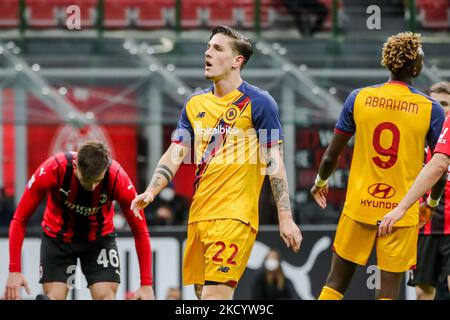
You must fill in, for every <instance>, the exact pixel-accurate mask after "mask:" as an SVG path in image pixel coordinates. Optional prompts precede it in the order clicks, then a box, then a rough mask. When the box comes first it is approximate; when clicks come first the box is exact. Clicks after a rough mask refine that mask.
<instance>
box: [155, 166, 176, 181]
mask: <svg viewBox="0 0 450 320" xmlns="http://www.w3.org/2000/svg"><path fill="white" fill-rule="evenodd" d="M155 173H159V174H161V175H162V176H164V178H166V179H167V182H168V183H169V182H170V181H171V180H172V178H173V172H172V170H170V169H169V167H168V166H165V165H163V164H160V165H159V166H157V167H156V171H155Z"/></svg>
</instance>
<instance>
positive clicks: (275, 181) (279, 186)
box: [270, 177, 291, 211]
mask: <svg viewBox="0 0 450 320" xmlns="http://www.w3.org/2000/svg"><path fill="white" fill-rule="evenodd" d="M270 185H271V186H272V192H273V196H274V198H275V202H276V203H277V206H278V208H279V210H281V211H288V210H291V205H290V203H289V192H288V185H287V181H286V180H284V179H279V178H274V177H270Z"/></svg>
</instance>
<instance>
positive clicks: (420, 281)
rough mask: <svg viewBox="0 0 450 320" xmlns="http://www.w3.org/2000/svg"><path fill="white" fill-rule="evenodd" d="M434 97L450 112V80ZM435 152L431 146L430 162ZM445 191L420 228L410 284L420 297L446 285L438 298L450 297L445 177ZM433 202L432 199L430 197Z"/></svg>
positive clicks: (432, 93)
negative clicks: (429, 217) (449, 295)
mask: <svg viewBox="0 0 450 320" xmlns="http://www.w3.org/2000/svg"><path fill="white" fill-rule="evenodd" d="M430 97H431V98H433V99H435V100H436V101H437V102H439V103H440V104H441V106H442V107H443V108H444V110H445V113H446V114H448V112H449V111H450V83H449V82H445V81H443V82H438V83H436V84H434V85H433V86H431V88H430ZM431 156H432V153H431V152H430V150H429V149H427V161H429V160H430V159H431ZM444 183H446V185H445V190H444V194H443V196H442V197H441V199H440V202H439V205H438V206H437V207H436V208H435V210H434V212H433V213H432V214H431V211H430V216H431V220H430V221H429V222H428V223H427V224H426V225H425V227H424V228H422V229H420V231H419V242H418V249H417V266H416V268H415V269H414V270H413V271H412V274H411V279H410V281H409V284H410V285H413V286H415V287H416V296H417V299H418V300H433V299H434V298H435V295H436V289H437V288H444V289H445V290H442V292H439V290H438V292H439V293H440V294H438V297H436V298H437V299H442V298H444V297H446V298H447V299H448V294H449V288H450V237H449V235H450V212H449V211H450V209H449V208H448V207H447V206H448V202H449V200H448V197H449V195H450V183H448V180H447V179H445V180H444ZM428 201H430V200H428Z"/></svg>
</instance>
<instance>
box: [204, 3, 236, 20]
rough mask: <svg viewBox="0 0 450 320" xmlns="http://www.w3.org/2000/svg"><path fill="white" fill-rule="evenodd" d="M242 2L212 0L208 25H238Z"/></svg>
mask: <svg viewBox="0 0 450 320" xmlns="http://www.w3.org/2000/svg"><path fill="white" fill-rule="evenodd" d="M240 2H241V1H240V0H212V1H210V2H209V8H208V9H209V10H208V18H207V22H206V25H207V26H208V27H215V26H218V25H228V26H237V25H238V15H239V3H240Z"/></svg>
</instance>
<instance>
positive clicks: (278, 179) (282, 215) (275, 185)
mask: <svg viewBox="0 0 450 320" xmlns="http://www.w3.org/2000/svg"><path fill="white" fill-rule="evenodd" d="M261 150H262V153H263V157H264V159H265V161H266V165H267V168H266V174H267V175H268V176H269V180H270V185H271V187H272V192H273V196H274V198H275V202H276V204H277V210H278V221H279V226H280V235H281V238H282V239H283V240H284V242H285V243H286V245H287V247H288V248H291V249H292V250H293V251H294V252H298V250H299V249H300V243H301V241H302V234H301V232H300V229H299V228H298V226H297V225H296V224H295V222H294V220H293V218H292V212H291V204H290V199H289V187H288V180H287V174H286V168H285V166H284V160H283V149H282V146H280V145H278V144H277V145H275V146H273V147H270V148H268V150H265V149H264V148H261Z"/></svg>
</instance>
